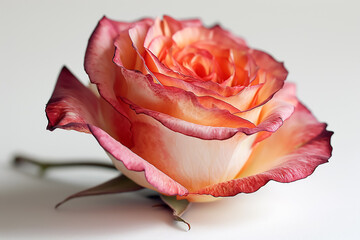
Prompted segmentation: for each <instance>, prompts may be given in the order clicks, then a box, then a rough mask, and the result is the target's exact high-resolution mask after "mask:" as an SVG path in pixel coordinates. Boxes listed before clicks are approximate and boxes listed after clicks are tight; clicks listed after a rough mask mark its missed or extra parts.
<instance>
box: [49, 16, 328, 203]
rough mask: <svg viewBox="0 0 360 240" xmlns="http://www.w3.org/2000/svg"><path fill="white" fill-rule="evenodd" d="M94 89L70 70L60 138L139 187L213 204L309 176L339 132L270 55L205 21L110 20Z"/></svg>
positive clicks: (94, 40) (89, 58)
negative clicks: (96, 151) (78, 139)
mask: <svg viewBox="0 0 360 240" xmlns="http://www.w3.org/2000/svg"><path fill="white" fill-rule="evenodd" d="M85 70H86V72H87V74H88V75H89V78H90V81H91V83H92V85H91V86H90V87H85V86H83V85H82V84H81V83H80V82H79V81H78V80H77V79H76V77H75V76H74V75H73V74H72V73H70V71H69V70H68V69H67V68H65V67H64V68H63V69H62V71H61V73H60V76H59V79H58V82H57V84H56V87H55V90H54V92H53V95H52V97H51V99H50V100H49V103H48V104H47V107H46V113H47V117H48V120H49V124H48V129H50V130H54V129H55V128H63V129H72V130H77V131H81V132H86V133H90V134H92V135H93V136H94V137H95V138H96V139H97V140H98V142H99V144H100V145H101V146H102V147H103V148H104V149H105V151H106V152H107V153H108V154H109V156H110V158H111V159H112V161H113V163H114V165H115V166H116V167H117V168H118V169H119V170H120V171H121V172H122V173H124V174H125V175H126V176H127V177H129V178H130V179H132V180H133V181H134V182H136V183H137V184H139V185H141V186H144V187H147V188H151V189H154V190H156V191H158V192H160V193H162V194H164V195H177V197H178V199H183V198H185V199H187V200H189V201H208V200H212V199H215V198H214V197H226V196H234V195H236V194H238V193H241V192H245V193H250V192H254V191H256V190H258V189H259V188H260V187H262V186H263V185H264V184H266V183H267V182H268V181H269V180H275V181H279V182H291V181H295V180H298V179H301V178H305V177H307V176H309V175H310V174H311V173H312V172H313V171H314V170H315V168H316V167H317V166H318V165H319V164H322V163H325V162H327V161H328V159H329V157H330V156H331V151H332V148H331V146H330V137H331V135H332V133H331V132H329V131H327V130H326V124H324V123H319V122H318V121H317V120H316V118H315V117H314V116H313V115H312V114H311V112H310V111H309V110H308V109H307V108H306V107H305V106H304V105H302V104H301V103H300V102H299V101H298V99H297V98H296V95H295V86H294V85H293V84H291V83H285V82H284V81H285V79H286V77H287V71H286V69H285V68H284V66H283V64H282V63H280V62H277V61H276V60H275V59H274V58H273V57H271V56H270V55H269V54H267V53H265V52H262V51H259V50H255V49H251V48H250V47H248V46H247V44H246V43H245V41H244V40H243V39H241V38H239V37H236V36H234V35H232V34H231V33H230V32H228V31H226V30H224V29H223V28H221V27H220V26H218V25H216V26H214V27H211V28H206V27H204V26H203V25H202V23H201V22H200V21H199V20H181V21H180V20H175V19H173V18H171V17H169V16H164V17H163V18H162V19H160V18H156V19H142V20H139V21H136V22H118V21H113V20H110V19H108V18H106V17H104V18H103V19H101V21H100V22H99V24H98V26H97V27H96V29H95V31H94V33H93V34H92V36H91V38H90V40H89V44H88V48H87V51H86V56H85Z"/></svg>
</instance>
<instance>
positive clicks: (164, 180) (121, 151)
mask: <svg viewBox="0 0 360 240" xmlns="http://www.w3.org/2000/svg"><path fill="white" fill-rule="evenodd" d="M89 129H90V131H91V133H92V134H93V135H94V137H95V138H96V140H97V141H98V142H99V144H100V145H101V146H102V147H103V148H104V150H105V151H107V152H108V153H109V154H110V155H111V156H112V157H113V158H112V160H113V163H114V164H115V166H116V167H117V168H119V169H120V171H121V172H122V173H124V174H125V175H126V176H128V177H129V178H130V179H132V180H133V181H134V182H136V183H137V184H139V185H141V186H144V187H147V188H151V189H155V190H156V191H158V192H160V193H163V194H166V195H180V196H182V195H186V194H187V193H188V190H187V189H186V188H184V187H183V186H182V185H180V184H179V183H177V182H176V181H174V180H173V179H171V178H170V177H168V176H167V175H166V174H164V173H163V172H161V171H159V170H158V169H157V168H156V167H154V166H153V165H152V164H150V163H149V162H147V161H146V160H144V159H143V158H141V157H139V156H138V155H136V154H135V153H134V152H132V151H131V150H130V149H128V148H127V147H125V146H124V145H122V144H121V143H120V142H118V141H116V140H115V139H114V138H112V137H111V136H110V135H109V134H107V133H106V132H104V131H103V130H102V129H101V128H98V127H96V126H92V125H89ZM122 164H123V165H124V166H125V167H126V169H127V170H130V171H124V168H123V167H122V166H123V165H122ZM131 171H135V172H131ZM142 171H143V173H140V174H138V175H134V174H136V172H142ZM144 176H145V178H146V181H147V182H148V183H150V184H151V185H149V184H148V183H147V182H144Z"/></svg>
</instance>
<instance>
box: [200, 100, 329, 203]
mask: <svg viewBox="0 0 360 240" xmlns="http://www.w3.org/2000/svg"><path fill="white" fill-rule="evenodd" d="M331 135H332V132H329V131H327V130H326V124H323V123H319V122H318V121H317V120H316V119H315V117H314V116H313V115H312V114H311V113H310V111H309V110H308V109H306V107H305V106H303V105H301V104H300V103H299V104H298V105H297V107H296V109H295V112H294V114H293V115H292V116H291V118H289V119H288V120H287V121H286V122H285V124H284V125H283V126H282V127H281V128H280V129H279V130H278V131H277V132H276V133H274V134H273V135H272V136H271V137H269V138H267V139H265V140H264V141H262V142H260V143H258V144H257V145H256V146H255V148H254V150H253V152H252V154H251V156H250V158H249V160H248V161H247V163H246V165H245V166H244V167H243V169H242V170H241V171H240V172H239V174H238V176H237V178H236V179H234V180H231V181H227V182H223V183H219V184H215V185H212V186H208V187H206V188H203V189H201V190H199V191H197V192H196V193H193V194H210V195H213V196H216V197H217V196H234V195H236V194H238V193H241V192H245V193H250V192H254V191H257V190H258V189H259V188H260V187H262V186H263V185H265V184H266V183H267V182H268V181H270V180H274V181H278V182H292V181H296V180H299V179H302V178H305V177H307V176H309V175H311V174H312V173H313V171H314V170H315V168H316V167H317V166H318V165H320V164H323V163H326V162H327V161H328V159H329V158H330V156H331V151H332V147H331V145H330V137H331Z"/></svg>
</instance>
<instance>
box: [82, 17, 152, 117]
mask: <svg viewBox="0 0 360 240" xmlns="http://www.w3.org/2000/svg"><path fill="white" fill-rule="evenodd" d="M152 21H153V20H152V19H143V20H140V21H138V23H140V24H141V23H151V22H152ZM131 24H132V23H124V22H117V21H113V20H110V19H108V18H106V17H104V18H103V19H101V20H100V22H99V24H98V25H97V27H96V29H95V30H94V32H93V34H92V35H91V38H90V40H89V44H88V47H87V50H86V54H85V63H84V65H85V71H86V72H87V74H88V75H89V78H90V81H91V82H92V83H94V84H96V85H97V87H98V90H99V93H100V95H101V96H103V97H104V99H106V100H107V101H108V102H109V103H110V104H111V105H112V106H114V107H115V108H116V109H117V110H118V111H119V112H120V113H121V114H123V115H124V116H126V115H125V112H123V111H122V109H121V108H120V107H119V105H118V101H117V98H116V96H115V94H114V91H113V88H117V87H119V86H117V85H116V84H117V81H116V79H118V78H121V70H120V69H119V68H118V67H117V66H116V65H115V64H113V61H112V59H113V56H114V41H115V39H116V38H117V37H118V36H119V34H120V33H121V32H123V31H124V30H127V29H129V27H130V26H131ZM119 59H120V58H118V60H119ZM119 62H121V64H124V63H123V62H122V61H120V60H119Z"/></svg>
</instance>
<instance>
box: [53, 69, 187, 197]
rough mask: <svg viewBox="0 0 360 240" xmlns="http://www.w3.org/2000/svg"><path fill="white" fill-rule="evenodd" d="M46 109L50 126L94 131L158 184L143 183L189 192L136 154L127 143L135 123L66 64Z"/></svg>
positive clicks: (139, 175)
mask: <svg viewBox="0 0 360 240" xmlns="http://www.w3.org/2000/svg"><path fill="white" fill-rule="evenodd" d="M122 107H123V106H122ZM46 113H47V116H48V119H49V125H48V129H50V130H54V129H55V128H64V129H73V130H77V131H83V132H87V133H90V132H91V133H92V134H93V135H94V136H95V138H96V139H97V140H98V141H99V143H100V145H101V146H103V148H104V149H105V150H106V151H107V152H109V153H110V154H111V155H113V156H114V157H115V158H117V159H118V160H121V161H123V164H124V165H125V167H126V168H127V169H129V170H132V171H145V176H146V178H147V179H148V181H149V182H150V184H152V185H153V186H154V187H152V185H150V184H148V183H147V182H146V181H145V180H144V181H143V182H141V181H140V183H141V184H142V186H144V187H148V188H156V189H157V190H158V191H160V192H162V193H164V194H168V195H176V194H178V195H184V194H186V193H187V190H186V189H185V188H184V187H182V186H180V185H179V184H178V183H176V182H174V181H173V180H172V179H170V178H169V177H167V176H166V175H165V174H163V173H161V172H160V171H159V170H157V169H156V168H154V167H153V166H151V165H150V164H149V163H147V162H146V161H145V160H143V159H141V158H140V157H138V156H136V155H135V154H134V153H133V152H131V151H130V150H129V149H128V148H127V147H126V146H129V147H131V146H132V145H133V142H132V138H131V137H132V133H131V125H130V123H129V122H128V120H127V119H126V118H124V117H123V116H122V115H121V114H119V113H118V112H117V111H115V110H114V109H113V108H112V107H111V106H110V105H109V104H108V103H107V102H105V101H103V100H102V99H101V98H97V97H96V95H95V94H94V93H92V92H91V91H90V90H89V89H88V88H86V87H84V86H83V85H82V84H81V83H80V82H79V81H78V80H77V79H76V78H75V77H74V76H73V75H72V74H71V73H70V71H69V70H67V69H66V68H63V70H62V71H61V74H60V76H59V79H58V82H57V84H56V87H55V90H54V93H53V95H52V97H51V99H50V101H49V103H48V104H47V107H46ZM124 145H126V146H124ZM115 162H116V163H115V166H117V167H119V168H121V162H119V161H117V160H116V161H115ZM126 168H124V171H123V173H124V174H125V175H127V176H133V175H134V174H136V172H135V173H134V172H131V171H126ZM129 173H130V174H129ZM148 175H149V176H148ZM141 178H144V173H137V177H136V178H135V180H136V179H137V180H138V181H137V183H138V182H139V179H141ZM132 179H133V178H132ZM133 180H134V179H133Z"/></svg>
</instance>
